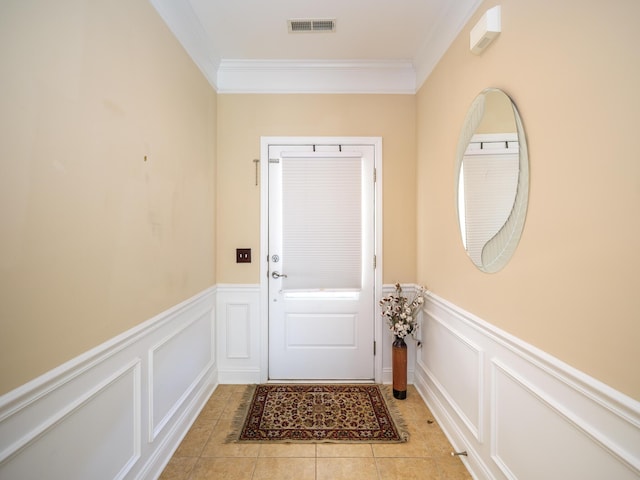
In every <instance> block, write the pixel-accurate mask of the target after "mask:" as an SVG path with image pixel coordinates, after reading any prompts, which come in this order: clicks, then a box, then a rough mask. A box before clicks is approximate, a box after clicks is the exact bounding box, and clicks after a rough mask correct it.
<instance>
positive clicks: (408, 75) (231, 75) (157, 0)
mask: <svg viewBox="0 0 640 480" xmlns="http://www.w3.org/2000/svg"><path fill="white" fill-rule="evenodd" d="M150 2H151V3H152V5H153V6H154V7H155V8H156V10H157V11H158V13H159V14H160V15H161V17H162V18H163V19H164V21H165V22H166V23H167V25H168V26H169V28H170V29H171V31H172V32H173V33H174V35H175V36H176V37H177V38H178V40H179V41H180V43H181V44H182V45H183V47H184V48H185V50H186V51H187V52H188V53H189V55H190V56H191V57H192V58H193V60H194V61H195V63H196V64H197V65H198V66H199V67H200V69H201V70H202V71H203V73H204V74H205V76H206V77H207V78H208V79H209V81H210V83H211V84H212V85H213V86H214V87H215V88H216V89H217V90H218V91H222V92H227V91H228V92H242V91H247V92H248V91H265V92H267V91H278V92H283V91H327V92H330V91H343V92H347V91H358V90H362V91H363V92H366V91H372V92H373V91H380V92H382V91H390V92H392V93H406V92H410V91H412V90H413V92H412V93H415V90H416V88H417V87H418V86H419V85H420V84H421V83H422V81H424V79H426V77H427V76H428V75H429V73H430V72H431V70H432V69H433V67H434V66H435V64H436V63H437V61H438V60H439V59H440V57H441V56H442V54H443V53H444V52H445V51H446V49H447V48H448V47H449V45H450V43H451V42H452V41H453V39H454V38H455V37H456V36H457V34H458V33H459V32H460V30H461V29H462V27H463V26H464V25H465V23H466V22H467V21H468V19H469V17H470V16H471V15H472V14H473V12H474V11H475V10H476V8H477V7H478V5H479V4H480V3H481V2H480V0H393V1H391V0H271V1H265V0H233V1H232V0H150ZM290 19H334V20H335V22H336V29H335V31H334V32H310V33H307V32H305V33H290V32H289V30H288V24H287V21H288V20H290ZM318 77H319V78H318Z"/></svg>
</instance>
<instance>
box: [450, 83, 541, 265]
mask: <svg viewBox="0 0 640 480" xmlns="http://www.w3.org/2000/svg"><path fill="white" fill-rule="evenodd" d="M456 169H457V183H456V187H457V194H458V219H459V224H460V233H461V235H462V242H463V245H464V248H465V250H466V251H467V254H468V255H469V258H471V261H472V262H473V263H474V264H475V265H476V266H477V267H478V268H479V269H480V270H482V271H484V272H497V271H498V270H500V269H501V268H502V267H504V266H505V265H506V264H507V262H508V261H509V259H510V258H511V256H512V255H513V252H514V251H515V248H516V246H517V244H518V241H519V239H520V235H521V233H522V229H523V227H524V219H525V215H526V210H527V202H528V191H529V161H528V155H527V144H526V139H525V135H524V129H523V127H522V122H521V120H520V116H519V114H518V111H517V110H516V107H515V105H514V104H513V102H512V101H511V99H510V98H509V97H508V96H507V95H506V94H505V93H504V92H502V91H501V90H498V89H495V88H490V89H487V90H484V91H483V92H482V93H480V95H478V97H476V99H475V100H474V102H473V103H472V105H471V107H470V109H469V112H468V114H467V118H466V120H465V123H464V126H463V128H462V132H461V134H460V140H459V142H458V154H457V160H456Z"/></svg>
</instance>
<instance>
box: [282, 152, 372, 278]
mask: <svg viewBox="0 0 640 480" xmlns="http://www.w3.org/2000/svg"><path fill="white" fill-rule="evenodd" d="M282 162H283V163H282V187H283V188H282V192H283V198H282V203H283V206H282V219H283V228H282V253H283V255H282V256H283V268H284V269H285V271H286V273H287V278H285V279H284V282H283V288H284V290H295V289H307V290H308V289H332V290H335V289H357V290H359V289H360V288H361V284H362V275H361V270H362V269H361V267H362V258H361V257H362V254H361V251H362V238H361V236H362V220H361V215H362V200H361V195H362V185H361V182H362V178H361V177H362V173H361V171H362V167H361V164H362V161H361V158H355V157H346V158H322V157H315V158H310V157H306V158H297V157H287V158H282ZM285 265H286V267H285Z"/></svg>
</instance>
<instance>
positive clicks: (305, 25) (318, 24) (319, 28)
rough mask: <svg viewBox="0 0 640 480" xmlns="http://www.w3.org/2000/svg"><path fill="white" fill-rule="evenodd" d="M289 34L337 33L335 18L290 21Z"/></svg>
mask: <svg viewBox="0 0 640 480" xmlns="http://www.w3.org/2000/svg"><path fill="white" fill-rule="evenodd" d="M287 23H288V24H289V33H305V32H306V33H310V32H335V31H336V20H335V19H334V18H322V19H299V20H289V21H288V22H287Z"/></svg>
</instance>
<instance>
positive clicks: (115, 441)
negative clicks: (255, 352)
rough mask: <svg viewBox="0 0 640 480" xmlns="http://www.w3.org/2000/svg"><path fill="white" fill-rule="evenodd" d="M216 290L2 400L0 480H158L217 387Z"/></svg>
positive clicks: (0, 401) (0, 402) (77, 359)
mask: <svg viewBox="0 0 640 480" xmlns="http://www.w3.org/2000/svg"><path fill="white" fill-rule="evenodd" d="M214 306H215V289H214V288H210V289H207V290H205V291H204V292H202V293H200V294H198V295H196V296H194V297H193V298H191V299H189V300H187V301H185V302H183V303H181V304H179V305H176V306H175V307H173V308H171V309H169V310H167V311H165V312H163V313H161V314H160V315H157V316H156V317H154V318H152V319H150V320H148V321H146V322H144V323H143V324H141V325H139V326H137V327H135V328H133V329H131V330H129V331H127V332H125V333H123V334H121V335H119V336H117V337H115V338H114V339H112V340H110V341H108V342H106V343H104V344H102V345H100V346H98V347H96V348H94V349H92V350H90V351H89V352H86V353H85V354H83V355H81V356H79V357H77V358H75V359H73V360H71V361H69V362H67V363H65V364H63V365H61V366H60V367H57V368H56V369H54V370H52V371H50V372H48V373H47V374H45V375H42V376H41V377H39V378H36V379H35V380H33V381H31V382H29V383H27V384H25V385H23V386H21V387H19V388H17V389H16V390H13V391H12V392H9V393H8V394H6V395H3V396H2V397H0V478H6V479H40V478H50V479H65V480H68V479H82V480H84V479H88V478H90V479H92V480H98V479H105V480H106V479H109V480H111V479H114V478H115V479H146V478H157V477H158V476H159V475H160V473H161V472H162V469H163V468H164V466H165V465H166V462H167V461H168V460H169V458H170V457H171V454H172V453H173V451H174V450H175V449H176V448H177V446H178V445H179V443H180V441H181V439H182V437H183V436H184V435H185V434H186V432H187V431H188V429H189V427H190V425H191V424H192V422H193V421H194V420H195V418H196V416H197V414H198V412H199V411H200V409H201V408H202V407H203V406H204V404H205V403H206V400H207V399H208V397H209V396H210V394H211V392H212V391H213V389H214V388H215V386H216V384H217V381H218V380H217V372H216V352H215V336H214V332H215V330H214V317H213V312H214Z"/></svg>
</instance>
